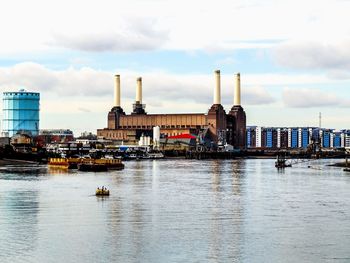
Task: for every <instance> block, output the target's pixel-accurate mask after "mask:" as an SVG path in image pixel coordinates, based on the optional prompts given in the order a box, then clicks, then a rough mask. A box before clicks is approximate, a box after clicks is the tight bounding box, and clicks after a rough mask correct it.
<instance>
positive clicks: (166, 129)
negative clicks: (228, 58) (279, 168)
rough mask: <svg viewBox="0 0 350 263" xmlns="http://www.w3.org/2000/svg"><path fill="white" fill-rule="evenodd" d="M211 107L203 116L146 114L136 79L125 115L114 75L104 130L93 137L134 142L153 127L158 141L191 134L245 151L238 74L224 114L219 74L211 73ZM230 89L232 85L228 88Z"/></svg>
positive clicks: (118, 85) (116, 78) (193, 114)
mask: <svg viewBox="0 0 350 263" xmlns="http://www.w3.org/2000/svg"><path fill="white" fill-rule="evenodd" d="M214 76H215V82H216V85H215V88H214V98H213V104H212V105H211V107H210V109H209V110H208V112H207V113H184V114H179V113H175V114H148V113H147V112H146V105H145V104H143V101H142V79H141V78H137V81H136V83H137V85H136V99H135V103H134V104H133V111H132V112H131V113H130V114H126V113H125V112H124V110H123V108H122V107H121V103H120V98H121V96H120V94H121V90H120V87H121V86H120V75H115V92H114V94H115V98H114V107H113V108H112V109H111V111H110V112H109V113H108V117H107V128H104V129H98V130H97V135H98V136H100V137H103V138H105V139H110V140H115V141H120V142H121V141H123V142H129V143H130V142H136V141H137V140H139V138H140V137H141V135H142V134H143V135H144V136H150V137H152V135H153V127H157V126H158V127H159V128H160V134H161V137H165V138H166V137H171V136H177V135H181V134H191V135H194V136H196V137H197V138H202V139H203V140H205V141H209V142H210V143H209V144H208V145H211V146H212V147H217V146H219V145H224V144H230V145H232V146H234V147H235V148H236V149H244V148H245V147H246V138H245V136H246V114H245V111H244V109H243V108H242V106H241V82H240V74H239V73H238V74H236V75H235V88H234V89H233V93H234V96H233V98H234V100H233V106H232V108H231V109H230V111H229V112H228V113H226V111H225V109H224V107H223V106H222V105H221V80H220V71H219V70H216V71H215V72H214ZM232 86H234V85H232Z"/></svg>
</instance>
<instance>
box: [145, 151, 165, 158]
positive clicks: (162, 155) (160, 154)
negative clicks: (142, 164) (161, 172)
mask: <svg viewBox="0 0 350 263" xmlns="http://www.w3.org/2000/svg"><path fill="white" fill-rule="evenodd" d="M148 158H149V159H163V158H164V154H163V153H161V152H153V153H152V152H150V153H148Z"/></svg>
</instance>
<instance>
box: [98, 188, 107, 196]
mask: <svg viewBox="0 0 350 263" xmlns="http://www.w3.org/2000/svg"><path fill="white" fill-rule="evenodd" d="M96 195H97V196H108V195H109V190H107V189H100V188H97V189H96Z"/></svg>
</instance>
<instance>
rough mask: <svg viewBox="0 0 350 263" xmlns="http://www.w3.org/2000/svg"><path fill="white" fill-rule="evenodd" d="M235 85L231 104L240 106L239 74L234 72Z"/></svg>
mask: <svg viewBox="0 0 350 263" xmlns="http://www.w3.org/2000/svg"><path fill="white" fill-rule="evenodd" d="M235 79H236V85H235V91H234V97H233V106H241V75H240V74H239V73H237V74H235Z"/></svg>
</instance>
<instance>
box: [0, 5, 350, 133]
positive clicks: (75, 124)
mask: <svg viewBox="0 0 350 263" xmlns="http://www.w3.org/2000/svg"><path fill="white" fill-rule="evenodd" d="M348 10H350V1H348V0H317V1H316V0H307V1H305V0H304V1H299V0H265V1H258V0H219V1H207V0H201V1H197V0H192V1H191V0H186V1H184V0H176V1H174V0H173V1H171V0H142V1H141V0H128V1H119V0H114V1H112V0H99V1H95V0H84V1H82V0H74V1H66V0H60V1H56V0H52V1H45V0H31V1H19V0H11V1H4V2H3V3H2V4H1V9H0V32H1V38H0V90H1V91H16V90H19V89H21V88H25V89H26V90H28V91H33V92H40V94H41V101H40V128H41V129H53V128H61V129H71V130H73V131H74V132H75V134H76V135H80V133H81V132H83V131H90V132H93V133H96V129H98V128H104V127H106V126H107V113H108V111H109V110H110V109H111V108H112V106H113V83H114V81H113V78H114V75H115V74H120V75H121V96H122V98H121V104H122V107H123V109H124V111H126V112H130V111H131V110H132V103H133V101H134V100H135V89H136V78H137V77H140V76H141V77H142V80H143V103H145V104H146V111H147V112H148V113H182V112H196V113H206V112H207V111H208V109H209V108H210V106H211V105H212V103H213V89H214V86H215V79H214V71H215V70H216V69H220V70H221V80H222V84H221V93H222V104H223V105H224V107H225V109H226V110H227V111H228V110H229V109H230V108H231V107H232V104H233V89H234V74H235V73H237V72H240V73H241V85H242V106H243V107H244V109H245V111H246V114H247V124H248V125H259V126H318V116H319V112H322V126H323V127H326V128H334V129H344V128H350V110H349V107H350V89H349V87H350V23H349V14H348ZM0 103H1V104H2V101H1V102H0ZM1 108H2V105H1Z"/></svg>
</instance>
